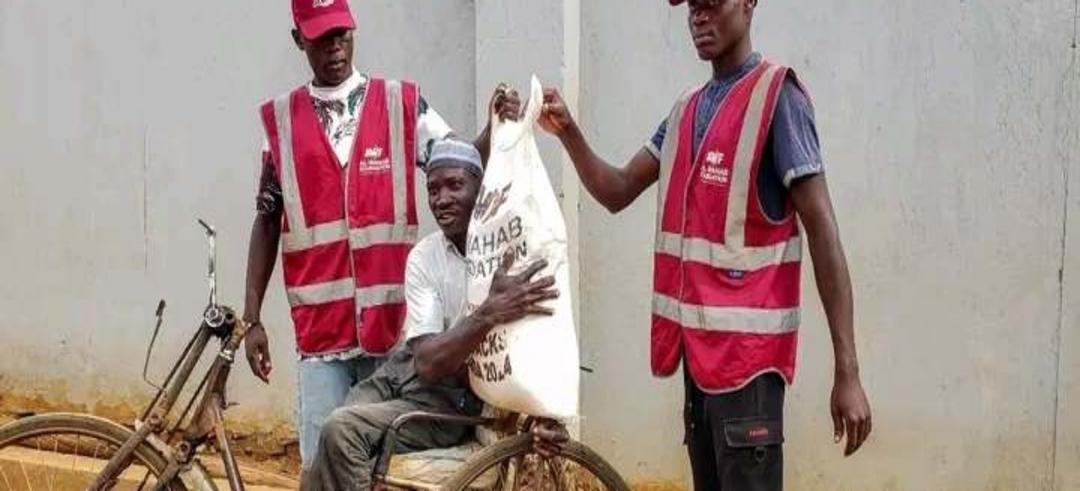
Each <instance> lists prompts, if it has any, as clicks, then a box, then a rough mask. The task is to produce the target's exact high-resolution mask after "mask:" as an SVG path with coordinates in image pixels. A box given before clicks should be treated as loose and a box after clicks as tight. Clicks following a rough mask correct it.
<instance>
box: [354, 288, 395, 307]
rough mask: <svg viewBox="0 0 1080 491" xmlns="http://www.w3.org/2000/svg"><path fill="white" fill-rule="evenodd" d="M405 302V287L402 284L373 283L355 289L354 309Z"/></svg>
mask: <svg viewBox="0 0 1080 491" xmlns="http://www.w3.org/2000/svg"><path fill="white" fill-rule="evenodd" d="M395 303H405V287H404V286H402V285H375V286H369V287H366V288H357V289H356V309H357V311H359V310H360V309H362V308H364V307H375V306H378V305H388V304H395Z"/></svg>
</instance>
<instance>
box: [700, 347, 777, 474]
mask: <svg viewBox="0 0 1080 491" xmlns="http://www.w3.org/2000/svg"><path fill="white" fill-rule="evenodd" d="M683 372H684V373H685V374H686V375H685V385H686V408H685V410H684V414H683V418H684V420H685V423H686V446H687V451H688V452H689V454H690V466H691V468H692V469H693V473H694V489H695V490H697V491H779V490H781V489H783V487H784V456H783V449H782V444H783V443H784V435H783V432H784V423H783V417H784V389H785V384H784V380H783V379H782V378H781V377H780V376H779V375H777V374H775V373H766V374H764V375H759V376H758V377H756V378H755V379H753V380H752V381H751V382H750V383H749V384H747V385H746V386H745V387H743V388H742V389H739V390H737V391H735V392H730V393H726V394H718V395H711V394H706V393H704V392H702V391H701V389H699V388H698V386H697V384H695V383H694V381H693V380H692V379H691V378H690V375H689V374H688V372H687V370H686V367H683Z"/></svg>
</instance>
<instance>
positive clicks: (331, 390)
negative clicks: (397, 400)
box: [296, 356, 382, 469]
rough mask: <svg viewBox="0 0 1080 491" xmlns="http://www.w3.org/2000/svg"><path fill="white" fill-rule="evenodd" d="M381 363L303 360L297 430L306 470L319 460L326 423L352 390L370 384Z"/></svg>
mask: <svg viewBox="0 0 1080 491" xmlns="http://www.w3.org/2000/svg"><path fill="white" fill-rule="evenodd" d="M381 362H382V360H381V359H380V358H372V357H369V356H357V357H355V358H351V359H348V360H333V359H329V360H324V359H321V358H303V359H301V360H300V361H299V362H298V363H297V364H296V368H297V372H298V382H297V386H298V389H299V393H300V394H299V400H298V402H297V425H296V427H297V431H298V432H299V433H300V462H301V465H302V467H303V468H304V469H308V468H310V467H311V462H312V460H314V459H315V452H316V450H317V449H318V446H319V432H320V431H322V426H323V421H325V420H326V417H327V416H329V415H330V413H331V412H333V411H334V410H335V409H337V408H339V407H341V406H342V405H343V404H344V403H345V397H346V396H347V395H348V394H349V389H350V388H352V386H353V385H356V384H357V383H359V382H362V381H364V380H367V379H368V377H370V376H371V374H372V373H374V372H375V369H376V368H378V366H379V364H380V363H381Z"/></svg>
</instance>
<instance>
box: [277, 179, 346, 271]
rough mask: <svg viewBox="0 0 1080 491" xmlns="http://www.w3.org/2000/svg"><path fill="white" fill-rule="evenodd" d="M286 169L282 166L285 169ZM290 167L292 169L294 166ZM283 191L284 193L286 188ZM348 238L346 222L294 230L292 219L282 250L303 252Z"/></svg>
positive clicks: (335, 221)
mask: <svg viewBox="0 0 1080 491" xmlns="http://www.w3.org/2000/svg"><path fill="white" fill-rule="evenodd" d="M285 167H286V166H282V168H283V169H284V168H285ZM288 167H290V168H292V166H288ZM282 191H283V192H284V187H283V188H282ZM286 203H288V201H286ZM290 216H291V213H290ZM347 236H348V232H347V231H346V230H345V220H334V221H332V222H326V223H320V224H318V225H315V226H313V227H310V228H294V226H293V220H291V219H290V220H289V231H288V232H286V233H284V234H282V235H281V244H282V245H281V248H282V250H283V251H284V252H296V251H303V250H305V249H311V248H312V247H317V246H321V245H326V244H333V243H334V242H340V241H343V240H345V238H346V237H347Z"/></svg>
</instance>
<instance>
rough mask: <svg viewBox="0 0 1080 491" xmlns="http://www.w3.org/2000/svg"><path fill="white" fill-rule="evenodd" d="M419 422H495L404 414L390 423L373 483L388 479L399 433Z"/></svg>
mask: <svg viewBox="0 0 1080 491" xmlns="http://www.w3.org/2000/svg"><path fill="white" fill-rule="evenodd" d="M417 421H435V422H440V423H449V424H455V425H460V426H484V425H488V424H492V423H493V422H494V420H493V419H491V418H480V417H473V416H461V415H457V414H441V413H429V412H425V411H413V412H410V413H405V414H402V415H401V416H398V417H397V418H396V419H394V422H393V423H390V428H389V429H388V430H386V436H385V438H384V439H383V445H382V451H381V452H380V453H379V457H378V460H376V462H375V475H374V476H372V477H373V478H374V480H373V481H372V482H383V480H384V479H386V474H387V472H389V470H390V461H391V460H392V459H393V458H394V454H395V453H396V452H397V441H398V432H400V431H401V428H402V427H403V426H405V425H406V424H409V423H413V422H417Z"/></svg>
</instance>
